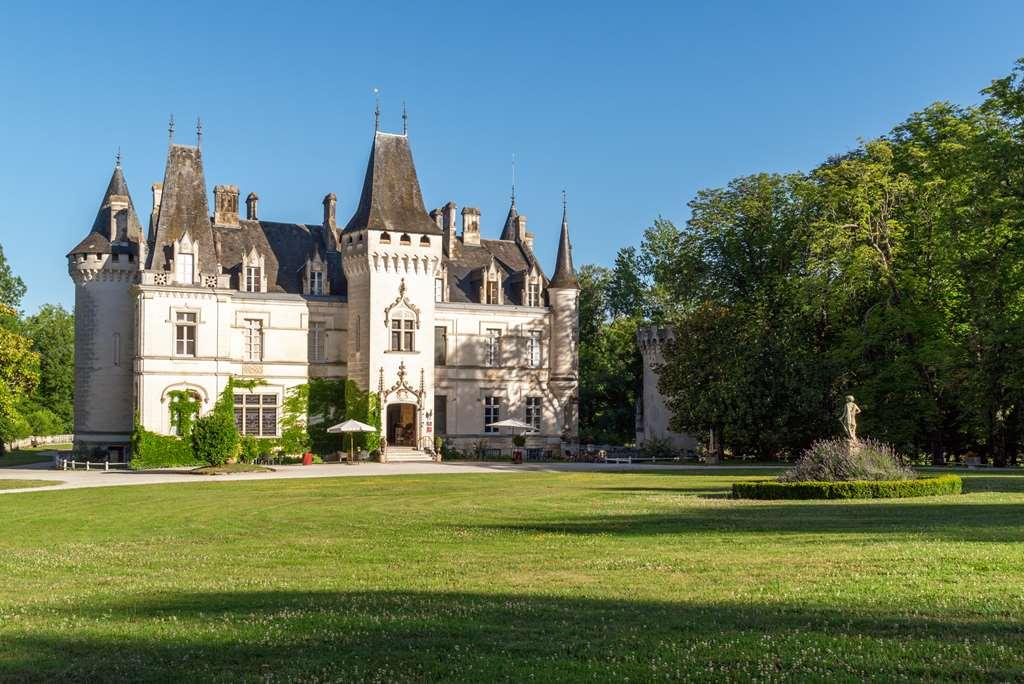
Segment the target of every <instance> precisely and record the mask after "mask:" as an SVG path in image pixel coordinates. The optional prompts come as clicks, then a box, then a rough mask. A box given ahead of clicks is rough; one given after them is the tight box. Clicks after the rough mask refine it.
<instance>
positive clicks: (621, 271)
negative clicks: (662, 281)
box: [606, 247, 645, 318]
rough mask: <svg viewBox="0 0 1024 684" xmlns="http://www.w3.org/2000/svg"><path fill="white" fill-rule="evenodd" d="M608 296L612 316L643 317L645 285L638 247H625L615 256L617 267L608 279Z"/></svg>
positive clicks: (609, 310)
mask: <svg viewBox="0 0 1024 684" xmlns="http://www.w3.org/2000/svg"><path fill="white" fill-rule="evenodd" d="M606 298H607V302H608V314H609V315H610V316H611V317H612V318H618V317H620V316H626V317H630V318H643V316H644V304H645V287H644V283H643V280H642V279H641V270H640V261H639V258H638V257H637V252H636V247H623V248H622V249H620V250H619V253H618V254H617V255H616V256H615V267H614V268H613V269H612V272H611V277H610V278H609V281H608V285H607V288H606Z"/></svg>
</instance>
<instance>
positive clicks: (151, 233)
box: [68, 130, 579, 460]
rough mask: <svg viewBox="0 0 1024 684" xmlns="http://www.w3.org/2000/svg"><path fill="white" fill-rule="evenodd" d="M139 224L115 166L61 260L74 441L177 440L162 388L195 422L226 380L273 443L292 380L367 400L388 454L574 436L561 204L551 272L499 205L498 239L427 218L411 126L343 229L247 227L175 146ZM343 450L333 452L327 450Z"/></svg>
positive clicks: (332, 214) (395, 139)
mask: <svg viewBox="0 0 1024 684" xmlns="http://www.w3.org/2000/svg"><path fill="white" fill-rule="evenodd" d="M152 192H153V204H152V210H151V212H150V216H149V221H148V228H143V225H142V223H141V222H140V220H139V218H138V215H137V213H136V210H135V205H134V203H133V201H132V197H131V195H130V193H129V191H128V185H127V183H126V181H125V176H124V172H123V170H122V168H121V164H120V161H118V164H117V165H116V166H115V168H114V172H113V176H112V177H111V179H110V183H109V185H108V186H107V191H106V193H105V194H104V196H103V200H102V202H101V205H100V209H99V212H98V213H97V216H96V220H95V221H94V223H93V225H92V229H91V231H90V232H89V234H88V235H87V236H86V237H85V239H84V240H82V242H81V243H79V245H78V246H76V247H75V248H74V249H72V250H71V252H70V253H69V254H68V270H69V272H70V275H71V277H72V279H73V280H74V282H75V314H76V315H75V326H76V330H75V333H76V338H75V387H76V394H75V439H76V442H77V444H76V446H77V447H79V448H85V449H96V448H97V447H98V448H100V449H102V450H105V451H106V452H107V453H108V454H109V456H110V458H111V459H112V460H118V459H121V458H128V457H130V453H129V450H130V449H129V439H130V434H131V431H132V425H133V417H134V416H135V415H137V416H138V419H139V421H140V422H141V424H142V426H143V427H145V428H147V429H149V430H152V431H154V432H158V433H163V434H172V432H173V426H172V425H171V415H170V410H169V397H170V393H172V392H173V391H175V390H179V391H186V392H188V393H190V394H191V395H193V396H194V397H195V398H197V399H198V400H199V402H200V407H201V408H200V413H201V414H205V413H207V412H208V411H210V410H211V409H212V408H213V405H214V402H215V401H216V400H217V398H218V396H219V395H220V394H221V392H222V391H223V390H224V388H225V387H226V386H227V382H228V380H229V379H230V378H232V377H241V378H259V379H261V380H262V381H263V383H262V384H260V385H259V386H257V387H256V388H254V389H251V390H249V389H246V390H237V391H236V396H235V397H234V403H235V415H236V421H237V424H238V427H239V430H240V431H241V432H242V433H243V434H248V435H255V436H257V437H275V436H278V435H279V434H280V430H281V427H280V422H281V415H282V402H283V400H284V398H285V397H286V395H287V392H288V390H289V389H290V388H293V387H295V386H297V385H301V384H303V383H307V382H309V380H310V379H312V378H333V379H342V378H347V379H350V380H352V381H354V382H355V383H356V384H357V385H358V387H359V388H360V389H361V390H363V391H365V392H374V393H376V394H377V396H378V397H379V399H380V405H381V415H382V428H383V429H382V432H384V433H385V434H386V437H387V439H388V443H389V445H391V446H399V447H405V448H406V449H409V450H413V453H415V451H414V450H417V449H423V448H425V447H428V446H430V445H432V443H433V441H434V437H435V436H442V437H445V438H447V439H449V440H451V442H452V443H453V444H454V445H455V446H457V447H460V448H467V447H469V446H470V445H475V444H477V443H478V442H480V441H483V442H484V443H485V444H488V443H489V444H490V445H492V446H506V447H507V446H508V443H509V436H508V434H507V432H506V433H499V431H498V430H497V429H496V428H494V427H491V426H490V424H491V423H494V422H497V421H499V420H504V419H506V418H515V419H518V420H521V421H523V422H525V423H527V424H529V425H531V426H532V427H533V428H534V429H535V430H536V432H533V433H531V435H530V436H529V441H528V444H527V447H528V448H533V449H543V450H547V451H551V450H557V449H559V448H560V444H561V443H562V442H563V440H574V439H575V436H576V432H577V393H578V375H577V307H578V295H579V286H578V284H577V281H576V275H575V272H574V270H573V264H572V252H571V246H570V243H569V227H568V220H567V218H566V212H565V205H564V200H563V216H562V226H561V236H560V239H559V244H558V253H557V259H556V262H555V270H554V273H553V275H552V277H551V278H550V279H549V278H548V277H547V276H546V275H545V273H544V271H543V269H542V268H541V266H540V264H539V262H538V261H537V258H536V256H535V255H534V251H533V238H534V236H533V234H532V233H530V232H527V229H526V217H525V216H523V215H521V214H519V213H518V210H517V207H516V205H515V198H514V196H513V199H512V204H511V206H510V207H509V211H508V216H507V217H506V219H505V223H504V226H503V228H502V230H501V233H500V236H499V237H498V239H488V238H485V237H483V235H482V229H481V219H480V211H479V210H478V209H475V208H472V207H465V208H463V209H462V211H461V229H459V228H458V227H457V225H456V224H457V223H458V219H459V216H458V214H459V212H458V211H457V207H456V205H455V203H453V202H449V203H447V204H445V205H444V206H442V207H440V208H438V209H435V210H434V211H431V212H429V213H428V212H427V211H426V209H425V207H424V203H423V198H422V194H421V191H420V186H419V181H418V179H417V176H416V169H415V166H414V164H413V159H412V152H411V149H410V145H409V139H408V136H407V135H406V134H401V135H398V134H392V133H385V132H381V131H379V130H378V131H377V132H375V134H374V137H373V144H372V148H371V150H370V156H369V162H368V163H367V166H366V176H365V179H364V182H363V188H362V192H361V194H360V196H359V201H358V204H357V205H356V207H355V209H354V211H353V212H352V216H351V218H350V219H349V220H348V222H347V223H345V224H344V225H341V224H339V223H338V222H337V220H336V215H337V211H338V208H339V206H338V205H339V202H338V199H337V197H336V196H335V195H334V194H333V193H332V194H328V195H327V196H326V197H324V199H323V220H322V221H321V222H320V223H317V224H310V223H279V222H276V221H267V220H263V219H262V218H260V216H259V197H258V196H257V195H256V193H254V192H250V193H249V194H248V195H247V196H246V197H245V202H244V205H245V206H244V217H243V215H242V214H241V213H240V210H241V209H242V207H241V206H240V201H239V200H240V197H241V194H240V191H239V188H238V187H237V186H235V185H216V186H214V188H213V200H214V202H213V212H212V214H211V212H210V210H209V205H208V196H207V186H206V180H205V178H204V174H203V158H202V153H201V150H200V148H199V146H198V145H197V146H190V145H180V144H174V143H173V141H172V143H171V144H170V146H169V149H168V152H167V165H166V171H165V173H164V179H163V183H157V184H154V185H153V186H152ZM339 444H340V440H339Z"/></svg>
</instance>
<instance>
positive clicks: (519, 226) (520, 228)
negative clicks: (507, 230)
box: [513, 214, 526, 243]
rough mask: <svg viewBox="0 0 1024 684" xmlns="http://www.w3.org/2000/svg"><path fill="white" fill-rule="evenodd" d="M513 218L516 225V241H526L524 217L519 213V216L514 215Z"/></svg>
mask: <svg viewBox="0 0 1024 684" xmlns="http://www.w3.org/2000/svg"><path fill="white" fill-rule="evenodd" d="M513 220H514V221H515V226H516V242H519V243H525V242H526V217H525V216H523V215H522V214H520V215H519V216H516V217H515V219H513Z"/></svg>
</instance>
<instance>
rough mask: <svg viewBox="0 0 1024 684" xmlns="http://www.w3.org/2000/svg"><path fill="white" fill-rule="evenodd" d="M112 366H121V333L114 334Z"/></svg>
mask: <svg viewBox="0 0 1024 684" xmlns="http://www.w3.org/2000/svg"><path fill="white" fill-rule="evenodd" d="M114 365H115V366H120V365H121V333H114Z"/></svg>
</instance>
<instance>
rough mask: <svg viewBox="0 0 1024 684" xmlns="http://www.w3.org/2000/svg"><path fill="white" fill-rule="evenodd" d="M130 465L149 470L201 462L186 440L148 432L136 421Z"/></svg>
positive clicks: (194, 464) (193, 464)
mask: <svg viewBox="0 0 1024 684" xmlns="http://www.w3.org/2000/svg"><path fill="white" fill-rule="evenodd" d="M130 465H131V468H132V470H149V469H150V468H176V467H181V466H196V465H202V463H201V462H200V461H197V460H196V458H195V457H194V456H193V455H192V445H191V444H190V443H189V442H187V441H186V440H184V439H180V438H178V437H173V436H169V435H158V434H156V433H155V432H150V431H149V430H146V429H145V428H143V427H142V426H141V425H139V424H138V422H137V421H136V423H135V428H134V429H133V430H132V457H131V461H130Z"/></svg>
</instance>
